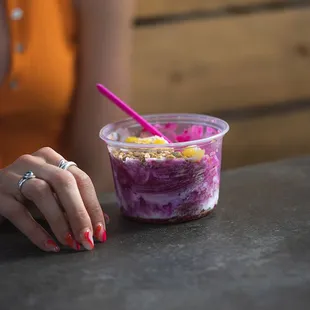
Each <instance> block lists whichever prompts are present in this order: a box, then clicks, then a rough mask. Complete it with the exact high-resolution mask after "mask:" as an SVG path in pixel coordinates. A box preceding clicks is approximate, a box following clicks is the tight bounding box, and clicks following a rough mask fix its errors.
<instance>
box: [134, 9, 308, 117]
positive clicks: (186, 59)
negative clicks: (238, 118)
mask: <svg viewBox="0 0 310 310" xmlns="http://www.w3.org/2000/svg"><path fill="white" fill-rule="evenodd" d="M309 29H310V10H309V9H308V10H305V9H295V10H291V11H285V12H277V13H268V14H267V13H265V14H257V15H252V16H247V17H239V18H225V19H221V20H212V21H199V22H187V23H183V24H174V25H163V26H158V27H154V28H153V27H150V28H149V27H146V28H138V29H137V30H136V31H135V38H134V53H133V105H134V106H135V107H136V108H137V109H138V110H139V111H140V112H141V113H154V112H195V113H208V112H209V111H214V110H223V109H231V108H237V107H238V108H242V107H249V106H253V105H266V104H268V103H274V102H281V101H287V100H294V99H296V98H307V97H309V96H310V86H309V85H310V84H309V83H310V36H309Z"/></svg>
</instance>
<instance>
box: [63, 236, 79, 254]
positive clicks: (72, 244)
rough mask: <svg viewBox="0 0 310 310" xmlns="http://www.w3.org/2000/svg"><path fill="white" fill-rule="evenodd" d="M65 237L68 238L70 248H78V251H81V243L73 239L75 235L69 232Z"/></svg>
mask: <svg viewBox="0 0 310 310" xmlns="http://www.w3.org/2000/svg"><path fill="white" fill-rule="evenodd" d="M65 239H66V242H67V244H68V246H69V247H70V248H72V249H74V250H77V251H79V250H80V249H81V246H80V244H79V243H78V242H77V241H75V240H74V239H73V237H72V235H71V234H70V233H68V234H67V236H66V238H65Z"/></svg>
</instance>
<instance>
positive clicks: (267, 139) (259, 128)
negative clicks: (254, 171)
mask: <svg viewBox="0 0 310 310" xmlns="http://www.w3.org/2000/svg"><path fill="white" fill-rule="evenodd" d="M309 120H310V109H309V110H308V111H301V112H297V113H287V114H286V115H280V116H267V117H263V118H257V119H251V120H248V121H237V122H231V123H230V126H231V129H230V131H229V133H228V134H227V136H226V137H225V138H224V144H223V146H224V148H223V168H224V169H226V168H233V167H238V166H243V165H247V164H253V163H259V162H265V161H273V160H278V159H282V158H287V157H294V156H300V155H306V154H309V153H310V144H309V143H308V141H309V132H310V122H309Z"/></svg>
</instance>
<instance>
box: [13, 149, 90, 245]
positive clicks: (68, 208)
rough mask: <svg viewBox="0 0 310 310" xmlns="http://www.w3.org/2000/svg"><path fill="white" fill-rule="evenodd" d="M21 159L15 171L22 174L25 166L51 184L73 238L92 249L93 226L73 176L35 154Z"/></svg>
mask: <svg viewBox="0 0 310 310" xmlns="http://www.w3.org/2000/svg"><path fill="white" fill-rule="evenodd" d="M22 160H23V163H22V164H19V165H18V166H17V168H16V170H18V171H17V173H20V174H23V173H24V171H22V169H24V167H27V168H28V169H29V170H31V171H33V173H34V174H35V175H36V176H37V178H39V179H42V180H44V181H46V182H47V183H48V184H49V185H50V186H51V188H52V190H53V191H54V192H55V193H56V195H57V198H58V199H59V201H60V204H61V206H62V207H63V208H64V210H65V212H66V214H67V218H68V221H69V225H70V227H71V230H72V232H73V235H74V238H75V239H76V240H77V241H78V242H79V243H82V245H83V246H84V248H86V249H87V250H92V249H93V248H94V242H93V237H92V236H93V227H92V223H91V220H90V217H89V215H88V212H87V210H86V208H85V205H84V203H83V200H82V197H81V194H80V192H79V189H78V186H77V182H76V180H75V178H74V176H73V175H72V174H71V173H70V172H69V171H64V170H62V169H59V168H57V167H56V166H53V165H50V164H47V163H45V161H44V160H43V159H42V158H39V157H36V156H30V155H29V156H24V157H23V158H22ZM27 182H29V181H27Z"/></svg>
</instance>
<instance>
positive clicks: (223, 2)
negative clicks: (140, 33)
mask: <svg viewBox="0 0 310 310" xmlns="http://www.w3.org/2000/svg"><path fill="white" fill-rule="evenodd" d="M285 2H288V1H282V0H138V1H137V14H136V15H137V16H138V17H139V16H143V17H144V16H158V15H169V14H180V13H187V12H193V11H201V10H215V9H221V8H225V7H228V6H230V7H231V6H244V5H245V6H248V5H257V4H266V3H275V4H279V3H280V4H281V3H285Z"/></svg>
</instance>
